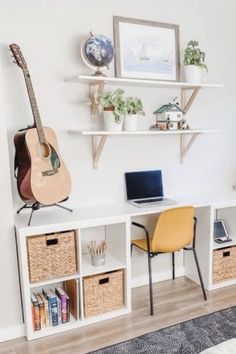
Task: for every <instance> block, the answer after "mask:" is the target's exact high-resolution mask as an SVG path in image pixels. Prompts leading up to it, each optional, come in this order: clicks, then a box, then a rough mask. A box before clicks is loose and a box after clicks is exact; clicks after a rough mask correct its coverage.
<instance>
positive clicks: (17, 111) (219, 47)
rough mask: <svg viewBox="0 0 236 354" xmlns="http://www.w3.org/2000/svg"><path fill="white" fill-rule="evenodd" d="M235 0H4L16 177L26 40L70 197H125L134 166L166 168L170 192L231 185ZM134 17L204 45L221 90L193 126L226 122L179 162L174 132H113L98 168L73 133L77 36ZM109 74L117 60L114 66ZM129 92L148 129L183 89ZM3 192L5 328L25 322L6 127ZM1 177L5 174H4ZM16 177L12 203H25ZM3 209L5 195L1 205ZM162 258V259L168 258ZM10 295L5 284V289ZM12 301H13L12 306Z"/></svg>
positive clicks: (0, 27) (197, 109)
mask: <svg viewBox="0 0 236 354" xmlns="http://www.w3.org/2000/svg"><path fill="white" fill-rule="evenodd" d="M235 10H236V4H235V1H234V0H228V1H227V6H226V4H225V3H224V2H222V1H220V0H208V1H204V0H179V1H173V0H149V1H146V2H142V1H140V2H138V1H135V0H129V1H125V0H120V1H109V0H100V1H99V3H98V2H97V1H95V0H91V1H80V0H70V1H66V0H50V1H48V0H41V1H35V0H22V1H20V2H18V1H14V0H8V1H7V2H6V1H3V0H0V45H1V47H0V55H1V59H2V73H1V78H0V85H1V90H4V102H3V103H2V104H3V108H4V114H3V116H2V118H1V120H3V119H5V122H6V125H7V133H8V141H9V150H10V163H11V176H13V170H12V166H13V152H14V149H13V144H12V139H13V135H14V133H15V132H16V130H17V129H18V128H20V127H24V126H26V125H27V124H29V123H31V122H32V116H31V112H30V108H29V104H28V99H27V95H26V90H25V87H24V82H23V78H22V74H21V73H20V70H19V69H18V67H17V66H15V65H13V64H12V61H11V57H10V55H9V52H8V48H7V46H8V44H9V43H10V42H16V43H18V44H19V45H21V48H22V51H23V54H24V55H25V57H26V59H27V62H28V65H29V68H30V71H31V76H32V79H33V83H34V87H35V92H36V96H37V100H38V104H39V108H40V112H41V116H42V120H43V123H44V125H48V126H51V127H53V128H54V129H56V131H57V133H58V139H59V143H60V149H61V152H62V154H63V157H64V160H65V162H66V163H67V165H68V167H69V169H70V172H71V175H72V182H73V190H72V193H71V197H70V204H71V205H80V204H90V203H101V202H109V201H115V200H117V201H119V200H124V185H123V174H124V171H128V170H142V169H156V168H161V169H162V170H163V175H164V186H165V192H166V194H180V193H194V192H205V191H215V190H223V189H230V188H231V187H232V185H233V183H234V182H235V179H236V177H235V173H236V164H235V156H234V155H235V150H236V149H235V148H236V143H235V139H234V136H235V133H234V132H235V128H236V124H235V120H234V119H235V117H234V116H235V111H236V99H235V97H236V87H235V77H236V70H235V62H234V61H235V60H234V58H235V55H236V46H235V39H236V38H235V37H236V36H235V18H234V14H235ZM113 15H118V16H126V17H134V18H140V19H146V20H152V21H161V22H167V23H175V24H179V25H180V46H181V52H182V51H183V48H184V46H185V45H186V43H187V41H188V40H190V39H197V40H199V42H200V46H201V48H202V49H204V50H205V51H206V53H207V58H206V59H207V64H208V67H209V74H208V75H207V76H205V81H208V82H212V83H214V82H219V83H223V84H224V85H225V87H224V89H219V90H203V91H201V92H200V94H199V96H198V98H197V99H196V102H195V103H194V105H193V107H192V108H191V111H190V112H189V115H188V120H189V122H190V124H191V127H202V128H221V129H222V134H212V135H203V136H202V137H200V138H199V139H198V141H197V142H196V143H195V144H194V145H193V148H192V150H191V152H190V154H189V155H188V156H187V158H186V161H185V164H184V165H180V164H179V139H178V137H164V138H163V137H161V138H155V137H149V138H147V137H114V138H111V139H109V140H108V141H107V145H106V147H105V151H104V154H103V156H102V159H101V162H100V168H99V169H98V170H93V169H92V160H91V146H90V139H89V138H86V137H77V136H70V135H68V133H67V132H66V131H67V130H68V129H73V128H77V129H83V128H89V127H91V123H90V121H89V111H88V108H87V107H85V106H83V105H81V104H80V103H79V101H80V100H83V99H85V98H86V97H87V93H88V88H87V86H86V85H83V84H72V83H65V82H64V79H65V78H67V77H70V76H73V75H76V74H78V73H86V72H88V73H89V72H90V71H89V70H87V68H86V67H85V66H84V64H83V63H82V62H81V60H80V58H79V54H78V52H79V43H80V39H81V37H82V36H83V35H86V34H87V33H88V31H90V30H92V31H93V32H94V33H103V34H105V35H107V36H109V37H111V38H112V36H113V32H112V16H113ZM109 75H113V68H112V70H111V71H110V72H109ZM125 90H126V91H127V94H132V95H137V96H140V97H141V98H142V99H143V102H144V107H145V111H146V117H145V118H143V119H142V121H141V122H140V127H149V126H150V125H151V123H152V121H153V118H154V117H153V116H152V112H153V111H154V109H156V108H157V107H158V106H159V105H161V104H163V103H166V102H168V101H169V100H170V99H171V98H172V97H173V96H175V95H176V93H177V94H179V92H178V91H176V90H161V89H153V88H145V89H143V88H134V87H129V88H125ZM0 130H1V131H0V134H1V135H3V138H2V139H1V157H0V159H3V160H4V162H3V166H4V168H1V187H0V188H2V190H1V195H2V199H3V200H6V201H7V200H8V201H7V206H8V209H7V212H8V214H9V215H8V216H7V217H5V216H4V218H3V220H2V219H1V226H2V233H1V234H2V235H1V238H2V241H3V242H1V248H0V249H1V251H0V252H1V257H0V258H1V262H2V264H3V265H4V264H8V265H9V266H7V267H5V268H3V269H6V271H4V272H2V267H1V271H0V284H1V289H2V288H3V289H7V292H8V294H9V297H8V299H9V300H8V301H7V299H5V302H4V301H2V298H1V301H0V313H1V317H0V329H1V328H2V327H4V326H11V325H12V326H13V325H17V324H20V323H21V317H20V308H19V296H18V292H17V284H18V278H17V268H16V261H15V253H14V242H13V232H12V227H13V221H12V211H11V200H10V197H9V195H10V194H9V170H8V162H6V160H7V158H8V156H7V146H6V144H5V140H4V139H5V135H4V134H5V130H4V128H2V129H0ZM2 178H4V181H6V182H3V181H2ZM12 182H13V184H12V185H13V200H14V209H15V208H16V207H18V206H19V205H20V204H21V202H20V200H19V198H18V196H17V192H16V188H15V181H14V179H13V177H12ZM0 208H1V210H0V215H5V214H4V212H6V208H5V203H3V204H1V205H0ZM163 264H164V263H163ZM4 293H5V290H4V292H2V291H1V295H0V296H1V297H2V296H4V295H3V294H4ZM7 303H8V304H9V306H7Z"/></svg>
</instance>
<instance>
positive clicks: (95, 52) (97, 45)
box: [80, 34, 114, 75]
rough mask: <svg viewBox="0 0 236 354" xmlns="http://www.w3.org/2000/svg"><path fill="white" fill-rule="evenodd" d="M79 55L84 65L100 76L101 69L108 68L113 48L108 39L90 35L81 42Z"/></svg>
mask: <svg viewBox="0 0 236 354" xmlns="http://www.w3.org/2000/svg"><path fill="white" fill-rule="evenodd" d="M80 53H81V56H82V59H83V60H84V62H85V64H86V65H87V66H89V67H90V68H93V69H95V70H97V71H96V74H98V75H99V74H100V75H101V69H103V68H105V67H108V65H109V64H110V63H111V61H112V59H113V57H114V47H113V44H112V41H111V40H110V39H109V38H107V37H105V36H103V35H101V34H99V35H92V34H90V35H89V36H87V37H86V38H85V39H84V40H83V42H82V44H81V50H80Z"/></svg>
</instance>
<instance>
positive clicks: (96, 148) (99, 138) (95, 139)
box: [92, 135, 107, 169]
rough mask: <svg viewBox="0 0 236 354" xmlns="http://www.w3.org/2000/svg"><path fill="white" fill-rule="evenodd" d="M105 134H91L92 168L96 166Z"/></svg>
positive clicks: (104, 140)
mask: <svg viewBox="0 0 236 354" xmlns="http://www.w3.org/2000/svg"><path fill="white" fill-rule="evenodd" d="M106 138H107V137H106V136H105V135H92V153H93V168H94V169H97V168H98V162H99V160H100V157H101V154H102V151H103V148H104V145H105V142H106Z"/></svg>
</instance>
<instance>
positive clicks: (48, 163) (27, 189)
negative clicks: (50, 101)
mask: <svg viewBox="0 0 236 354" xmlns="http://www.w3.org/2000/svg"><path fill="white" fill-rule="evenodd" d="M10 49H11V51H12V54H13V56H14V58H15V62H16V64H17V65H18V66H19V67H20V68H21V69H22V71H23V74H24V79H25V83H26V88H27V91H28V96H29V100H30V105H31V109H32V112H33V117H34V124H33V126H32V127H30V128H26V129H24V130H22V131H19V132H18V133H17V134H16V135H15V137H14V144H15V149H16V155H15V175H16V178H17V188H18V193H19V195H20V197H21V199H22V200H23V201H24V202H25V203H26V204H33V203H35V202H37V203H40V204H42V205H50V204H54V203H58V202H61V201H63V200H66V199H67V198H68V196H69V194H70V191H71V179H70V175H69V172H68V170H67V168H66V166H65V164H64V162H63V160H62V158H61V156H60V153H59V150H58V144H57V138H56V135H55V133H54V131H53V130H52V129H51V128H48V127H43V126H42V122H41V119H40V114H39V110H38V106H37V102H36V98H35V94H34V90H33V86H32V82H31V78H30V74H29V70H28V68H27V64H26V61H25V59H24V57H23V55H22V53H21V50H20V47H19V46H18V45H17V44H11V45H10Z"/></svg>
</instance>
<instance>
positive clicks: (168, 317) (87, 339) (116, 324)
mask: <svg viewBox="0 0 236 354" xmlns="http://www.w3.org/2000/svg"><path fill="white" fill-rule="evenodd" d="M154 295H155V298H154V304H155V315H154V316H153V317H151V316H149V297H148V287H147V286H144V287H140V288H136V289H134V290H133V311H132V313H131V314H129V315H126V316H122V317H119V318H116V319H112V320H108V321H104V322H100V323H97V324H94V325H90V326H87V327H83V328H79V329H76V330H72V331H68V332H65V333H62V334H59V335H55V336H50V337H46V338H44V339H38V340H35V341H32V342H27V341H26V339H25V338H20V339H17V340H14V341H9V342H5V343H2V344H0V354H9V353H11V354H12V353H14V354H38V353H40V354H82V353H88V352H90V351H92V350H95V349H98V348H102V347H105V346H108V345H111V344H114V343H118V342H121V341H124V340H126V339H130V338H133V337H137V336H139V335H142V334H144V333H148V332H151V331H155V330H158V329H160V328H164V327H168V326H170V325H173V324H176V323H179V322H183V321H186V320H189V319H192V318H195V317H199V316H202V315H205V314H209V313H212V312H214V311H217V310H220V309H224V308H227V307H230V306H234V305H236V296H235V295H236V286H231V287H227V288H223V289H219V290H215V291H213V292H211V293H210V294H208V301H204V300H203V297H202V293H201V289H200V288H199V286H198V285H196V284H195V283H193V282H191V281H190V280H188V279H186V278H184V277H181V278H178V279H176V280H174V281H172V280H168V281H164V282H161V283H158V284H155V285H154Z"/></svg>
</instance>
